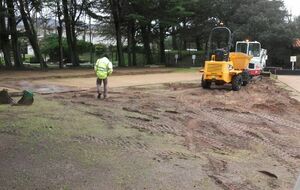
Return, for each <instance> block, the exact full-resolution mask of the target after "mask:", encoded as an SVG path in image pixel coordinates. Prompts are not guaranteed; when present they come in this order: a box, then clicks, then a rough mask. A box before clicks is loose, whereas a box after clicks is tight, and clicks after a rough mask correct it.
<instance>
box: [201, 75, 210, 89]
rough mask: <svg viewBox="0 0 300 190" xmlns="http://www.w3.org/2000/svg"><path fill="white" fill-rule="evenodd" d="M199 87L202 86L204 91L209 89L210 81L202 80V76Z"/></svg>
mask: <svg viewBox="0 0 300 190" xmlns="http://www.w3.org/2000/svg"><path fill="white" fill-rule="evenodd" d="M201 86H202V88H204V89H210V86H211V82H210V81H207V80H204V76H202V80H201Z"/></svg>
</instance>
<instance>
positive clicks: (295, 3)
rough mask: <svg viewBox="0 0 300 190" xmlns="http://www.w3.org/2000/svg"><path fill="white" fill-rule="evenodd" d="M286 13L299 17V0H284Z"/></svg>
mask: <svg viewBox="0 0 300 190" xmlns="http://www.w3.org/2000/svg"><path fill="white" fill-rule="evenodd" d="M284 2H285V5H286V7H287V9H288V11H292V14H293V15H294V16H300V0H284Z"/></svg>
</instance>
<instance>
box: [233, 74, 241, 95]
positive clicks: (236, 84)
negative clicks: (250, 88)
mask: <svg viewBox="0 0 300 190" xmlns="http://www.w3.org/2000/svg"><path fill="white" fill-rule="evenodd" d="M231 84H232V90H234V91H239V90H240V89H241V87H242V84H243V78H242V76H241V75H235V76H234V77H233V78H232V82H231Z"/></svg>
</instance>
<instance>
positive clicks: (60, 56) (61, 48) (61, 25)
mask: <svg viewBox="0 0 300 190" xmlns="http://www.w3.org/2000/svg"><path fill="white" fill-rule="evenodd" d="M56 3H57V18H58V25H59V26H58V27H57V34H58V49H59V50H58V58H59V68H60V69H62V68H63V57H64V55H63V53H64V49H63V44H62V34H63V21H62V19H61V16H62V12H61V9H60V0H57V1H56Z"/></svg>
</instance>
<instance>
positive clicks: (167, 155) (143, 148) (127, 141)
mask: <svg viewBox="0 0 300 190" xmlns="http://www.w3.org/2000/svg"><path fill="white" fill-rule="evenodd" d="M71 141H72V142H76V143H94V144H97V145H101V146H106V147H115V148H118V149H120V151H123V152H128V151H130V152H138V153H147V154H151V155H152V156H158V157H160V158H161V159H163V160H170V159H173V158H174V157H175V158H177V159H183V160H187V159H191V158H200V156H199V155H197V154H193V153H184V152H180V151H172V150H157V149H155V148H154V147H152V146H150V145H148V144H147V143H144V142H142V141H141V140H138V138H137V137H117V138H100V137H96V136H92V135H83V136H73V137H71Z"/></svg>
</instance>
